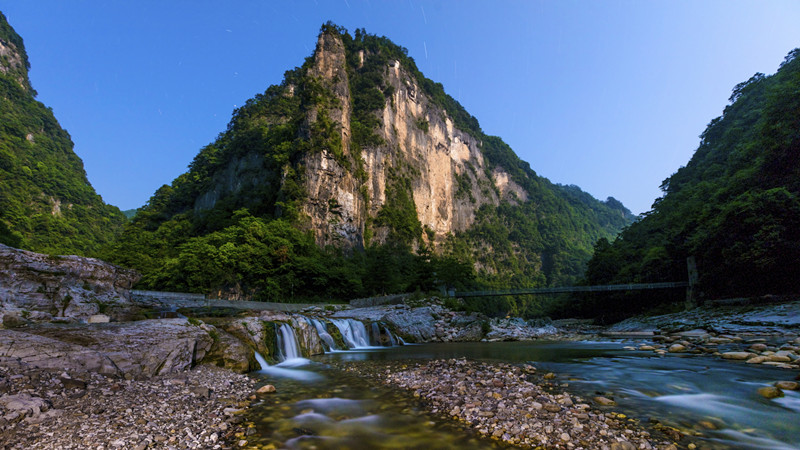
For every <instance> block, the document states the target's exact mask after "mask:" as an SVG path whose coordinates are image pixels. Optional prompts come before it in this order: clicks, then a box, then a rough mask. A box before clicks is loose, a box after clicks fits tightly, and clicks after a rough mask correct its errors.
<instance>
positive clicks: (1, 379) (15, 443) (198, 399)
mask: <svg viewBox="0 0 800 450" xmlns="http://www.w3.org/2000/svg"><path fill="white" fill-rule="evenodd" d="M254 383H255V382H254V380H252V379H251V378H249V377H247V376H245V375H240V374H237V373H234V372H232V371H230V370H227V369H223V368H218V367H214V366H207V365H202V366H198V367H196V368H194V369H192V370H189V371H186V372H181V373H170V374H167V375H162V376H155V377H152V378H148V379H143V380H124V379H119V378H109V377H107V376H105V375H101V374H99V373H96V372H80V371H64V370H58V369H55V368H50V369H41V368H34V367H31V366H29V365H28V364H25V363H21V362H19V361H18V360H12V359H8V358H3V359H0V393H1V394H2V395H1V396H0V448H4V449H9V450H11V449H20V450H22V449H37V448H38V449H83V448H105V449H115V448H119V449H139V450H143V449H153V448H204V449H205V448H209V449H210V448H216V449H219V448H231V447H236V446H238V443H239V440H240V439H242V438H243V437H244V436H245V435H246V434H247V428H246V427H244V426H243V425H242V416H241V414H242V413H243V411H244V408H246V406H247V405H248V404H249V403H248V398H249V397H250V396H251V395H252V394H253V388H254Z"/></svg>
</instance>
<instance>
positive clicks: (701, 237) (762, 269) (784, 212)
mask: <svg viewBox="0 0 800 450" xmlns="http://www.w3.org/2000/svg"><path fill="white" fill-rule="evenodd" d="M798 55H800V49H796V50H793V51H792V52H790V53H789V55H788V56H787V57H786V60H785V61H784V62H783V64H781V67H780V69H779V70H778V72H777V73H775V74H774V75H771V76H765V75H764V74H761V73H758V74H756V75H754V76H753V77H752V78H751V79H749V80H747V81H745V82H743V83H740V84H738V85H737V86H736V87H735V88H734V89H733V94H732V95H731V98H730V101H731V104H730V105H728V106H727V107H726V108H725V111H724V112H723V114H722V116H721V117H717V118H716V119H714V120H712V121H711V123H710V124H709V125H708V127H707V128H706V130H705V131H704V132H703V134H702V135H701V141H700V146H699V147H698V148H697V150H696V152H695V154H694V156H692V159H691V160H690V161H689V163H688V164H687V165H686V167H682V168H681V169H679V170H678V171H677V172H676V173H675V174H673V175H672V176H670V177H669V178H667V179H666V180H664V183H663V184H662V185H661V189H662V190H663V192H664V196H663V197H662V198H660V199H658V200H656V202H655V204H654V205H653V209H652V210H651V211H650V212H648V213H646V214H645V215H644V218H643V219H642V220H640V221H638V222H636V223H634V224H633V225H631V226H630V227H629V228H627V229H626V230H625V231H624V232H623V233H622V234H621V235H620V236H619V238H617V240H616V241H614V242H613V243H612V244H609V242H608V241H605V240H601V241H600V242H599V243H598V245H597V246H596V248H595V255H594V257H593V258H592V260H591V262H590V263H589V269H588V272H587V278H588V282H589V283H591V284H603V283H619V282H632V281H634V282H635V281H660V280H667V281H671V280H684V279H686V277H687V275H686V273H687V272H686V258H687V257H689V256H694V257H695V258H696V261H697V267H698V270H699V276H700V280H699V281H700V286H699V287H700V290H701V291H702V292H703V293H704V295H705V298H719V297H740V296H752V295H763V294H784V293H793V294H796V293H800V264H798V261H800V58H798V57H797V56H798ZM648 302H650V303H653V302H654V299H653V298H649V299H648ZM622 304H624V303H622ZM642 306H645V305H638V306H637V307H642ZM623 307H624V306H623Z"/></svg>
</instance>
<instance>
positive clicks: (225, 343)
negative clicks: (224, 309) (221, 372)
mask: <svg viewBox="0 0 800 450" xmlns="http://www.w3.org/2000/svg"><path fill="white" fill-rule="evenodd" d="M209 334H210V336H211V338H212V339H213V341H214V344H213V345H212V346H211V350H210V351H209V352H208V355H206V357H205V358H203V363H208V364H214V365H216V366H220V367H227V368H228V369H231V370H234V371H236V372H239V373H244V372H249V371H251V370H255V369H258V368H259V367H258V363H257V362H256V359H255V354H254V353H253V349H252V348H251V347H249V346H248V345H247V344H245V343H244V342H242V341H241V340H239V339H237V338H236V337H235V336H233V335H231V334H230V333H227V332H225V331H223V330H221V329H216V330H213V331H212V332H210V333H209Z"/></svg>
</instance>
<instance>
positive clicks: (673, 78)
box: [0, 0, 800, 214]
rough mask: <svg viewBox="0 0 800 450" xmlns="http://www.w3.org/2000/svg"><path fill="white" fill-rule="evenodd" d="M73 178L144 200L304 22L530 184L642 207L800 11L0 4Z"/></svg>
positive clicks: (306, 37)
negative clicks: (369, 58) (414, 92)
mask: <svg viewBox="0 0 800 450" xmlns="http://www.w3.org/2000/svg"><path fill="white" fill-rule="evenodd" d="M0 11H3V13H5V15H6V16H7V18H8V20H9V22H10V23H11V25H12V26H13V27H14V28H15V29H16V30H17V32H18V33H19V34H20V35H21V36H22V37H23V39H24V40H25V46H26V48H27V51H28V55H29V57H30V62H31V66H32V67H31V72H30V75H31V82H32V84H33V87H34V89H36V90H37V91H38V92H39V97H38V99H39V100H40V101H42V102H43V103H44V104H46V105H47V106H50V107H52V108H53V111H54V112H55V115H56V117H57V118H58V120H59V121H60V123H61V125H62V126H63V127H64V128H66V129H67V130H68V131H69V133H70V134H71V136H72V139H73V141H74V142H75V151H76V153H77V154H78V155H79V156H80V157H81V158H82V159H83V161H84V164H85V167H86V171H87V174H88V176H89V180H90V182H91V183H92V185H93V186H94V187H95V189H96V190H97V192H98V193H99V194H100V195H102V196H103V198H104V200H105V201H106V202H108V203H111V204H113V205H117V206H119V207H120V208H122V209H131V208H136V207H139V206H141V205H143V204H144V203H145V202H146V201H147V200H148V199H149V197H150V195H152V194H153V192H154V191H155V190H156V189H157V188H158V187H159V186H161V185H162V184H169V183H170V182H171V181H172V180H173V179H174V178H175V177H176V176H178V175H179V174H181V173H183V172H184V171H185V170H186V167H187V165H188V164H189V162H191V160H192V158H193V157H194V156H195V154H197V152H198V151H199V150H200V148H201V147H202V146H204V145H206V144H208V143H210V142H212V141H213V140H214V139H215V137H216V136H217V135H218V134H219V133H220V132H221V131H223V130H224V129H225V127H226V125H227V123H228V121H229V119H230V117H231V113H232V111H233V109H234V108H235V107H236V106H237V105H241V104H243V103H244V102H245V101H246V100H247V99H248V98H251V97H252V96H253V95H255V94H257V93H260V92H263V91H264V90H266V88H267V87H268V86H270V85H272V84H277V83H279V82H280V81H281V79H282V77H283V73H284V72H285V71H286V70H289V69H291V68H294V67H296V66H299V65H301V64H302V62H303V60H304V58H305V57H307V56H309V55H311V53H312V52H313V50H314V46H315V43H316V37H317V34H318V32H319V28H320V26H321V25H322V24H323V23H324V22H326V21H328V20H332V21H334V22H335V23H336V24H338V25H341V26H344V27H346V28H347V29H349V30H350V31H351V32H352V31H353V30H354V29H355V28H366V30H367V32H369V33H372V34H377V35H385V36H387V37H389V38H390V39H391V40H393V41H394V42H395V43H397V44H399V45H402V46H404V47H406V48H408V50H409V55H410V56H412V57H413V58H414V59H415V60H416V62H417V65H418V66H419V68H420V69H421V70H422V72H423V73H424V74H425V75H426V76H427V77H428V78H431V79H433V80H434V81H437V82H441V83H442V84H443V85H444V87H445V90H446V91H447V92H448V93H449V94H450V95H452V96H453V97H455V98H456V99H457V100H458V101H459V102H461V104H462V105H464V107H465V108H466V109H467V111H469V112H470V113H472V114H473V115H474V116H475V117H477V118H478V120H479V121H480V124H481V127H482V128H483V130H484V131H485V132H486V133H487V134H492V135H497V136H500V137H502V138H503V139H504V140H505V141H506V142H508V143H509V144H510V145H511V147H512V148H513V149H514V150H515V151H516V152H517V154H518V155H519V156H520V157H521V158H522V159H524V160H526V161H528V162H530V164H531V167H532V168H533V169H534V170H535V171H536V172H537V173H538V174H540V175H542V176H545V177H547V178H549V179H550V180H551V181H553V182H556V183H562V184H576V185H578V186H580V187H581V188H583V189H584V190H585V191H587V192H589V193H591V194H592V195H594V196H595V197H597V198H600V199H605V198H606V197H607V196H613V197H615V198H617V199H619V200H620V201H622V202H623V203H624V204H625V205H626V206H627V207H628V208H630V209H631V210H632V211H633V212H634V213H637V214H638V213H642V212H644V211H647V210H648V209H649V208H650V205H651V204H652V202H653V200H655V199H656V198H657V197H658V196H659V195H660V191H659V189H658V186H659V185H660V184H661V182H662V180H664V178H666V177H667V176H669V175H670V174H672V173H674V172H675V171H676V170H677V169H678V168H679V167H680V166H681V165H685V164H686V163H687V162H688V160H689V158H690V157H691V155H692V153H693V152H694V150H695V149H696V147H697V144H698V142H699V139H698V136H699V134H700V133H701V132H702V131H703V129H705V126H706V124H708V122H709V121H710V120H711V119H713V118H714V117H717V116H719V115H720V114H721V113H722V110H723V108H724V107H725V105H726V104H727V103H728V100H727V99H728V97H729V96H730V93H731V89H732V88H733V86H734V85H736V84H737V83H739V82H741V81H745V80H747V79H748V78H750V77H751V76H752V75H753V74H754V73H756V72H763V73H766V74H771V73H774V72H775V71H776V70H777V68H778V66H779V64H780V63H781V61H783V58H784V56H786V54H787V53H788V52H789V51H790V50H792V49H793V48H795V47H800V1H794V0H790V1H763V0H757V1H743V0H719V1H706V0H703V1H698V0H669V1H657V0H655V1H640V0H635V1H625V0H621V1H589V0H581V1H569V0H547V1H497V0H491V1H488V0H487V1H466V0H459V1H455V0H453V1H433V0H431V1H420V0H395V1H377V0H330V1H325V0H308V1H305V0H303V1H300V0H298V1H274V2H272V1H225V2H222V1H215V2H211V1H189V0H171V1H163V0H139V1H116V0H97V1H94V0H70V1H63V0H36V1H32V0H31V1H20V0H0Z"/></svg>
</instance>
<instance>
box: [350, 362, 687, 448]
mask: <svg viewBox="0 0 800 450" xmlns="http://www.w3.org/2000/svg"><path fill="white" fill-rule="evenodd" d="M340 368H341V369H342V370H345V371H351V372H358V373H361V374H362V375H365V376H368V377H371V378H374V379H377V380H380V381H381V382H383V383H385V384H386V385H389V386H393V387H396V388H401V389H405V390H407V391H409V393H410V394H411V395H413V396H414V397H417V398H419V399H420V400H421V401H423V402H424V403H425V404H426V406H427V408H428V409H429V410H430V411H431V412H433V413H434V414H438V415H440V416H442V417H443V418H446V420H457V421H459V422H461V423H463V424H465V425H467V426H470V427H472V428H473V429H475V430H476V431H477V432H479V433H480V434H481V435H483V436H486V437H490V438H493V439H496V440H500V441H503V442H505V443H507V444H511V445H517V446H524V447H537V448H538V447H541V448H563V449H579V448H585V449H589V448H591V449H606V450H627V449H637V448H641V449H662V450H666V449H677V447H676V445H675V444H674V443H673V442H671V441H670V440H669V438H668V436H666V435H662V434H661V433H659V432H657V431H653V433H656V434H651V431H648V430H646V429H645V428H644V427H643V426H641V425H640V424H639V423H638V422H636V421H635V420H632V419H629V418H627V417H626V416H625V415H624V414H620V413H617V412H614V411H613V410H612V409H611V407H610V406H608V405H603V404H602V403H601V402H603V400H602V399H597V400H591V401H589V400H585V399H583V398H580V397H578V396H576V395H574V394H570V393H568V392H567V391H565V390H564V387H563V386H560V385H558V384H557V383H556V382H555V381H554V380H555V376H554V374H549V373H540V372H539V371H537V369H536V368H535V367H533V366H531V365H524V366H517V365H511V364H503V363H494V364H490V363H482V362H474V361H468V360H465V359H449V360H433V361H426V362H362V363H354V362H348V363H346V364H342V365H341V367H340ZM675 437H678V438H680V437H681V436H680V435H676V436H675ZM684 444H686V443H684ZM687 445H688V444H687Z"/></svg>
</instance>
